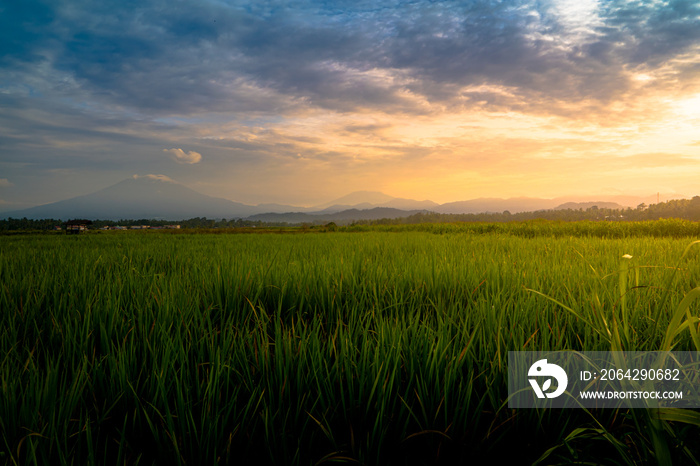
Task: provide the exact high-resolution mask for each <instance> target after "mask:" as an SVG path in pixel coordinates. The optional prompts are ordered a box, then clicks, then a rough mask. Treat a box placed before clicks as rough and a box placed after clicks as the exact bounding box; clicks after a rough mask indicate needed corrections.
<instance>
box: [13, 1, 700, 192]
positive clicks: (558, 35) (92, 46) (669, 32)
mask: <svg viewBox="0 0 700 466" xmlns="http://www.w3.org/2000/svg"><path fill="white" fill-rule="evenodd" d="M699 59H700V4H698V2H695V1H688V0H658V1H654V2H644V1H634V2H632V1H627V0H605V1H604V0H515V1H508V2H503V1H496V0H473V1H469V2H459V1H452V0H447V1H441V2H434V1H429V0H416V1H412V2H400V1H398V0H388V1H385V2H381V3H377V2H373V1H369V0H358V1H353V2H348V1H344V0H331V1H327V2H316V1H312V0H300V1H295V2H281V1H277V0H274V1H268V2H251V1H243V0H233V1H230V2H219V1H215V0H202V1H194V0H185V1H181V2H175V3H173V2H170V3H168V2H163V1H162V0H149V1H143V2H137V3H135V4H131V3H130V4H125V3H123V2H117V1H113V0H107V1H103V2H92V1H89V0H70V1H69V0H57V1H52V2H41V1H34V0H27V1H25V2H10V3H9V4H8V5H7V6H4V7H3V14H2V15H0V107H1V108H2V109H3V111H2V112H0V154H2V155H0V172H2V173H3V176H6V177H7V179H8V180H9V179H12V180H13V182H15V187H14V188H13V190H18V189H19V188H20V187H21V188H22V189H25V186H26V191H25V192H24V195H27V193H31V192H39V191H40V186H41V185H48V183H46V182H45V179H44V178H42V182H41V183H40V182H39V181H38V180H39V177H35V178H34V179H35V181H34V183H35V185H34V186H33V187H32V185H31V182H30V180H29V177H28V176H27V173H29V170H28V169H26V168H22V167H27V166H30V167H31V172H32V173H35V174H36V173H42V174H44V173H49V170H56V169H64V168H70V169H75V170H82V172H81V173H83V174H87V173H89V174H90V176H85V177H84V178H86V179H91V180H97V179H98V178H99V182H100V183H102V184H104V183H107V182H110V181H112V182H113V181H118V179H119V177H121V176H124V177H127V176H129V175H130V174H131V173H133V171H134V170H136V169H138V170H139V171H140V172H141V173H157V172H158V171H159V170H161V169H162V166H163V164H164V163H167V159H166V158H165V157H163V154H162V152H165V153H167V154H168V155H169V156H170V157H171V158H172V160H174V161H176V162H177V163H178V165H174V164H172V165H171V167H170V168H172V169H173V173H172V176H173V177H177V178H178V179H180V178H183V179H184V180H185V181H189V182H192V183H195V184H196V183H204V181H203V179H199V178H196V177H197V176H204V174H205V173H206V174H207V176H209V179H214V178H215V177H216V176H219V177H221V179H222V181H221V182H220V183H219V185H218V186H219V188H218V189H228V190H230V189H233V188H231V187H230V185H231V183H229V182H227V181H226V180H229V179H230V177H231V176H232V175H234V174H237V173H240V172H241V171H247V172H249V173H252V172H253V171H255V173H256V175H255V176H259V177H260V179H265V177H266V175H267V178H270V179H272V177H270V176H269V174H270V173H276V175H275V177H274V180H275V181H274V186H272V187H271V186H268V185H263V183H260V179H257V178H255V176H253V175H251V177H250V178H249V181H250V183H251V186H248V187H246V186H243V185H241V189H242V190H245V191H246V192H252V191H251V190H253V189H257V188H256V186H261V188H260V189H261V195H263V194H265V193H272V195H274V196H276V200H281V199H285V198H286V196H287V194H284V193H282V190H283V189H285V188H286V187H288V186H294V187H298V186H307V185H308V186H312V185H313V186H314V189H323V186H324V185H325V186H326V188H325V189H326V190H328V189H331V190H332V189H339V188H337V187H338V186H341V183H339V182H338V180H339V179H340V177H341V175H340V174H341V173H342V176H352V178H348V179H347V180H343V183H342V186H349V185H350V184H352V183H357V184H358V185H362V183H364V182H368V181H367V180H370V179H371V180H372V182H376V181H377V180H390V179H392V178H393V177H397V176H404V175H406V174H416V173H418V174H420V173H425V174H427V173H431V174H434V173H443V174H444V173H447V174H449V176H451V177H453V178H454V180H456V181H454V185H451V186H454V187H453V188H450V189H453V190H455V191H456V190H458V189H459V187H460V186H475V185H473V184H470V183H464V182H462V181H461V180H462V178H460V177H461V176H462V175H463V176H464V177H465V178H464V179H469V180H471V178H470V177H471V176H472V175H474V176H477V175H478V176H484V175H485V174H489V176H491V175H492V174H495V173H499V172H507V171H508V170H514V169H515V168H514V167H522V166H527V164H528V163H530V161H532V160H554V159H556V160H559V159H561V160H563V161H564V162H562V163H574V162H572V161H573V160H588V161H589V162H588V165H587V167H588V168H586V170H590V172H591V176H590V178H587V179H586V181H581V182H580V183H579V184H580V185H581V187H582V188H585V187H586V186H588V185H590V179H593V178H594V175H593V173H595V171H596V170H597V169H598V170H601V169H604V168H605V167H607V165H606V164H605V163H604V160H605V158H606V157H607V158H608V159H610V158H611V157H613V158H614V157H617V156H619V157H621V158H620V160H622V161H623V162H624V161H629V162H630V163H631V162H632V161H633V160H635V159H633V158H632V156H633V155H635V153H639V154H649V153H652V154H666V153H673V154H678V156H679V157H680V158H679V159H677V160H675V162H674V164H679V163H685V161H686V160H692V156H693V154H694V153H693V152H692V151H693V150H694V149H696V148H697V146H696V145H695V146H694V145H693V144H694V141H697V136H693V135H694V134H697V133H696V130H695V128H696V127H697V124H696V120H698V119H700V112H698V111H697V110H695V109H696V108H697V104H696V102H697V101H696V100H693V99H694V98H695V97H693V96H697V95H700V68H699V67H698V62H699ZM679 112H680V113H679ZM512 140H519V141H522V143H520V144H512V143H511V142H512ZM666 146H669V147H666ZM681 146H682V147H681ZM164 147H172V148H170V149H163V148H164ZM183 147H184V148H186V149H182V148H183ZM609 148H614V150H616V151H622V152H620V153H619V154H617V153H616V154H613V155H611V150H610V149H609ZM202 154H205V155H206V163H201V162H202V160H203V157H202ZM623 157H627V158H623ZM645 157H651V158H650V159H648V160H647V159H644V161H645V164H646V165H647V166H648V167H652V166H659V167H663V166H664V162H662V161H661V160H662V159H661V158H660V159H659V161H654V160H652V159H653V157H656V156H647V155H645ZM658 157H662V156H661V155H659V156H658ZM688 157H690V159H688ZM504 160H507V161H508V162H507V163H506V162H504ZM616 160H617V159H616ZM436 161H439V163H440V164H442V165H441V167H442V168H441V167H439V166H437V165H436V163H438V162H436ZM638 161H639V160H638ZM669 163H670V162H669ZM194 164H199V165H198V166H197V169H196V170H192V169H191V165H194ZM399 165H400V166H399ZM584 165H585V164H582V166H584ZM280 166H283V169H281V168H279V167H280ZM557 166H559V165H557ZM572 166H573V165H569V167H572ZM561 167H562V169H563V167H565V165H561ZM579 168H580V167H578V166H577V169H579ZM278 170H282V172H280V173H279V174H278V173H277V171H278ZM195 172H198V174H196V173H195ZM545 172H546V170H545ZM545 172H543V173H545ZM168 173H170V172H168ZM519 173H520V172H518V173H514V174H512V175H513V176H517V175H518V174H519ZM350 174H352V175H350ZM311 176H319V177H320V179H319V180H316V179H314V180H311V181H310V180H309V177H311ZM333 176H335V177H337V178H334V177H333ZM406 176H408V175H406ZM411 176H413V175H411ZM415 176H418V175H415ZM426 176H427V175H426ZM440 176H443V175H440ZM444 176H447V175H444ZM494 176H495V175H494ZM504 176H505V175H504ZM187 177H189V178H187ZM285 177H286V178H285ZM444 179H445V180H447V178H444ZM543 179H544V178H543ZM19 180H22V181H21V182H20V181H19ZM440 180H441V179H437V178H435V179H425V180H422V181H421V180H417V181H416V183H419V184H420V185H421V186H428V187H429V186H430V185H431V184H433V185H445V186H446V185H447V184H449V183H447V182H445V183H442V182H441V181H440ZM532 180H533V181H532V182H531V183H532V184H531V186H529V187H526V186H525V184H524V183H525V181H523V185H522V186H523V187H524V188H523V191H525V192H528V193H532V192H533V190H535V189H539V188H538V187H539V186H541V185H547V182H546V181H542V180H539V179H537V180H536V178H535V177H532ZM535 180H536V181H535ZM582 180H583V179H582ZM638 180H639V179H638V178H635V179H634V182H638ZM54 181H55V183H54V186H55V187H54V190H56V189H58V187H57V186H58V185H60V184H61V183H66V187H65V189H66V190H68V189H74V188H71V187H69V186H68V181H67V180H66V179H65V178H64V179H63V180H62V179H61V178H59V177H56V178H54ZM632 181H633V180H632V179H630V183H632ZM212 183H213V182H210V181H207V185H208V186H209V185H211V186H213V184H212ZM389 184H391V183H389ZM393 184H394V185H397V186H398V185H400V186H408V185H409V183H408V182H406V181H404V182H399V181H396V182H393ZM501 184H502V183H501ZM571 184H572V185H573V184H574V182H572V183H571ZM70 185H71V186H73V187H74V186H75V183H70ZM0 186H1V184H0ZM494 186H497V183H495V184H494ZM361 187H362V186H358V189H360V188H361ZM244 188H249V189H244ZM211 189H212V191H211V192H210V193H209V194H214V195H228V196H229V197H233V196H235V195H236V194H237V193H235V192H233V191H227V192H226V193H223V192H222V193H217V192H214V189H215V188H214V187H212V188H211ZM475 189H476V188H475ZM479 189H481V188H479ZM484 189H486V188H484ZM406 190H407V191H408V190H409V188H406ZM334 194H337V195H342V194H345V193H334ZM396 194H403V195H404V196H405V195H408V193H407V192H404V193H396ZM476 194H477V195H486V194H489V193H481V192H480V193H476ZM490 194H491V195H493V194H494V193H490ZM18 195H19V194H18ZM32 195H34V194H32ZM48 195H50V196H52V197H53V196H55V192H52V193H50V194H47V196H48ZM428 196H430V193H429V192H426V193H425V194H424V195H423V197H428ZM454 196H460V194H459V193H457V192H456V193H455V195H454ZM247 200H248V201H249V202H256V200H253V199H247ZM266 200H272V199H269V198H268V199H266ZM285 200H287V199H285ZM444 200H450V199H444Z"/></svg>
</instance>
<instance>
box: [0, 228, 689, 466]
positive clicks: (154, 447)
mask: <svg viewBox="0 0 700 466" xmlns="http://www.w3.org/2000/svg"><path fill="white" fill-rule="evenodd" d="M664 225H665V224H664V223H663V222H661V223H660V224H659V226H658V227H659V228H664ZM428 228H431V229H434V231H435V232H436V233H442V234H431V233H429V232H424V231H404V232H401V233H390V232H365V233H359V234H358V233H332V234H303V235H274V234H267V235H260V234H250V235H241V234H237V235H188V234H131V233H132V232H127V233H125V234H121V233H120V234H109V233H108V234H89V235H84V236H80V237H66V236H23V237H4V238H2V242H0V284H1V285H0V309H2V313H1V314H0V345H1V347H2V350H3V351H2V354H3V357H2V358H1V359H0V386H1V387H2V394H3V396H2V397H0V431H1V432H2V438H1V439H0V440H1V441H0V454H2V455H3V459H4V460H6V461H8V462H9V463H10V464H13V463H16V464H49V463H51V464H88V463H92V464H95V463H99V464H120V465H121V464H154V463H158V464H165V463H167V464H237V463H240V462H241V461H244V460H249V459H251V458H254V459H255V461H256V463H258V464H265V463H269V464H272V463H276V464H310V463H324V462H332V461H341V460H343V458H346V459H351V460H353V461H357V462H360V463H364V464H432V463H434V462H435V461H437V460H438V459H441V460H443V461H452V462H459V461H463V462H464V461H466V460H467V458H469V459H471V460H473V461H480V460H484V461H486V460H487V459H488V460H489V461H493V458H502V459H512V460H515V461H517V462H518V463H522V462H523V461H528V460H529V461H530V462H533V461H535V460H537V459H538V458H540V457H541V456H542V455H543V454H544V452H546V451H548V450H550V449H552V450H551V452H550V453H548V455H549V456H548V458H549V459H551V458H559V460H560V461H564V462H566V461H571V460H573V459H574V457H579V458H588V459H590V460H593V461H594V460H595V459H596V458H598V459H600V458H604V457H606V456H604V455H613V456H614V457H616V458H620V462H622V463H624V462H628V463H634V462H637V463H640V464H641V463H645V462H647V461H648V460H650V459H654V458H655V456H654V455H655V454H656V453H654V450H653V449H649V448H647V446H646V445H647V444H646V443H645V442H647V441H648V439H649V438H650V437H649V436H648V433H645V432H643V431H641V430H640V431H638V432H637V433H636V434H634V435H629V436H627V437H624V442H622V439H623V436H622V434H621V433H620V432H630V431H632V432H634V431H635V426H634V423H635V422H636V420H635V419H633V418H630V417H625V416H624V415H618V413H607V412H602V413H597V415H596V418H595V420H592V418H591V417H590V415H587V414H586V413H578V412H577V413H571V412H566V413H564V412H536V411H532V412H515V413H513V412H509V411H508V410H506V409H503V405H504V402H505V399H506V397H507V383H506V377H507V373H506V357H507V352H508V351H509V350H532V351H534V350H557V349H572V350H590V351H593V350H608V349H610V348H611V341H615V339H614V337H613V335H614V334H615V331H617V330H618V327H619V326H620V324H621V323H622V322H624V323H625V325H624V330H623V331H622V332H621V333H620V332H618V333H619V335H620V337H619V338H620V345H623V347H624V348H626V349H635V350H652V349H654V350H655V349H659V348H660V347H661V346H662V345H673V348H674V349H677V350H680V349H693V348H695V347H696V346H695V339H696V335H695V334H694V333H693V329H694V326H695V325H696V321H697V319H696V318H694V317H692V314H693V312H690V306H691V304H692V303H688V306H685V303H686V302H687V301H684V298H683V297H684V294H685V293H686V292H687V291H688V290H691V289H693V288H694V287H695V286H696V285H697V283H698V279H699V278H700V269H699V268H698V266H697V261H696V258H697V251H695V250H689V251H687V252H686V254H685V255H684V256H683V253H684V250H685V248H686V246H687V245H688V242H689V241H688V240H687V239H669V238H663V237H657V238H652V237H649V236H645V235H639V236H634V237H622V238H619V239H601V238H595V237H591V236H590V234H589V233H586V231H587V229H589V228H597V227H592V226H587V225H585V224H581V225H580V228H581V229H582V231H583V232H584V233H583V234H582V235H578V236H577V235H572V234H571V232H572V231H574V230H570V228H571V227H570V226H569V225H561V226H560V228H561V231H559V232H557V230H556V228H557V227H556V226H552V225H551V224H545V225H543V226H541V227H538V226H537V225H535V227H533V226H532V225H529V226H527V225H526V226H522V225H512V226H511V227H510V228H511V231H510V232H509V231H506V230H505V229H503V228H504V227H502V226H488V225H480V226H478V228H479V229H481V230H483V231H476V230H469V229H463V230H460V229H459V228H458V227H457V226H452V225H444V226H430V227H426V229H428ZM475 228H476V227H475ZM528 228H529V230H528ZM536 228H540V230H536ZM611 228H613V229H614V228H616V227H614V226H611ZM644 228H646V227H644ZM441 229H442V230H441ZM489 229H490V230H489ZM552 231H554V232H555V233H556V234H554V235H551V234H550V233H551V232H552ZM591 231H592V230H591ZM623 254H630V255H632V256H633V259H623V260H624V261H627V265H628V269H622V268H621V266H620V257H621V256H622V255H623ZM681 256H683V259H682V260H681V262H680V263H679V260H678V258H679V257H681ZM632 270H634V284H633V285H631V286H630V284H629V283H628V281H627V278H626V277H625V281H624V284H625V286H626V287H627V288H623V286H622V284H623V283H622V281H621V280H622V277H623V274H627V275H629V277H630V279H632V274H631V273H630V272H631V271H632ZM673 271H676V272H675V273H673V275H674V276H673V281H672V282H670V281H669V280H668V276H669V273H672V272H673ZM664 283H666V284H667V285H666V286H662V285H663V284H664ZM527 289H531V290H538V291H539V292H540V293H542V294H546V295H547V296H549V297H551V300H548V299H544V298H543V297H542V296H540V295H538V294H536V293H531V292H528V291H527ZM623 289H625V290H626V291H625V292H622V290H623ZM661 298H663V300H662V299H661ZM555 301H556V302H559V303H566V304H565V305H566V306H568V307H569V308H570V309H571V310H573V311H575V312H568V311H566V310H564V309H563V308H562V307H561V306H559V305H558V304H557V303H556V302H555ZM623 302H624V305H623V304H622V303H623ZM662 302H663V305H661V304H660V303H662ZM684 306H685V307H684ZM673 309H683V312H682V313H681V314H682V315H681V318H680V320H678V322H676V317H677V316H678V315H680V314H679V313H678V312H676V314H675V315H674V314H673V313H672V312H671V310H673ZM684 316H685V317H684ZM658 329H670V330H667V331H666V333H664V332H661V331H659V330H658ZM673 329H675V330H673ZM685 330H689V331H685ZM669 332H670V333H669ZM669 342H670V343H669ZM657 417H658V418H659V419H662V420H664V422H667V425H668V426H670V427H671V428H672V427H673V424H668V421H673V422H675V421H678V420H680V419H681V418H682V417H683V416H681V415H680V414H678V413H673V412H662V413H659V414H658V415H657ZM685 417H687V416H685ZM674 432H676V434H677V435H676V436H674V437H672V441H671V443H669V445H670V446H669V447H668V451H669V453H668V455H669V457H671V458H686V457H687V455H685V456H684V452H683V450H682V448H681V447H680V446H678V445H680V444H681V443H682V442H683V441H688V440H689V439H691V438H695V436H697V433H698V432H697V431H687V430H682V431H681V430H678V429H677V430H675V431H674ZM591 439H598V440H601V442H594V445H597V447H596V448H602V449H601V450H596V449H592V448H591V447H589V446H587V443H586V442H587V441H590V440H591ZM611 439H612V440H611ZM613 440H617V441H619V444H618V443H615V442H614V441H613ZM630 441H631V442H632V443H630ZM673 442H677V444H673ZM589 443H590V442H589ZM562 444H567V445H569V447H570V449H566V448H558V446H559V445H562ZM620 445H622V446H620ZM572 455H573V456H572ZM674 455H675V456H674ZM625 458H626V459H625ZM627 460H629V461H627Z"/></svg>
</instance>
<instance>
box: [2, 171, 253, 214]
mask: <svg viewBox="0 0 700 466" xmlns="http://www.w3.org/2000/svg"><path fill="white" fill-rule="evenodd" d="M258 212H259V210H257V208H256V207H254V206H249V205H246V204H240V203H238V202H233V201H229V200H227V199H221V198H217V197H211V196H206V195H204V194H201V193H198V192H197V191H194V190H192V189H190V188H188V187H186V186H184V185H182V184H180V183H177V182H175V181H173V180H171V179H170V178H168V177H165V176H162V175H145V176H137V175H134V177H133V178H129V179H126V180H124V181H121V182H119V183H117V184H115V185H112V186H109V187H107V188H104V189H101V190H99V191H97V192H95V193H92V194H86V195H84V196H78V197H74V198H71V199H66V200H63V201H58V202H53V203H51V204H45V205H41V206H37V207H31V208H29V209H23V210H19V211H15V212H6V213H5V214H4V215H7V216H8V217H19V218H22V217H27V218H56V219H62V220H68V219H70V218H88V219H103V220H120V219H141V218H147V219H165V220H178V219H185V218H193V217H209V218H222V217H224V218H235V217H247V216H249V215H253V214H255V213H258Z"/></svg>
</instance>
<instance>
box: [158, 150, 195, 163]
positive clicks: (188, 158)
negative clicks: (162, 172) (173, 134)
mask: <svg viewBox="0 0 700 466" xmlns="http://www.w3.org/2000/svg"><path fill="white" fill-rule="evenodd" d="M163 152H168V153H169V154H171V155H172V156H173V158H174V159H175V161H176V162H178V163H189V164H193V163H199V162H201V161H202V154H200V153H199V152H195V151H189V152H187V153H185V151H184V150H182V149H163Z"/></svg>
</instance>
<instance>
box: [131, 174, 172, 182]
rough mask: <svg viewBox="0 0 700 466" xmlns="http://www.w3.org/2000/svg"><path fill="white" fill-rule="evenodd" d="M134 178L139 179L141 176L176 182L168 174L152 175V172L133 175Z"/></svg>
mask: <svg viewBox="0 0 700 466" xmlns="http://www.w3.org/2000/svg"><path fill="white" fill-rule="evenodd" d="M132 178H133V179H135V180H138V179H139V178H147V179H149V180H156V181H166V182H169V183H174V182H175V181H174V180H173V179H172V178H170V177H169V176H166V175H152V174H148V175H133V176H132Z"/></svg>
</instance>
